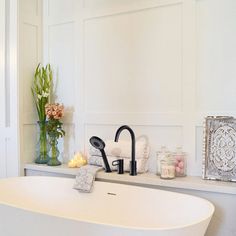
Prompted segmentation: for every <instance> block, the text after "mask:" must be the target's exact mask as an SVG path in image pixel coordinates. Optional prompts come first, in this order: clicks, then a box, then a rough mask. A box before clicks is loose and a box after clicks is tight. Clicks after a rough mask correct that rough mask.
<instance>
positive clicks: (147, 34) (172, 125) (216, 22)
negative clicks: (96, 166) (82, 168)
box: [43, 0, 236, 175]
mask: <svg viewBox="0 0 236 236" xmlns="http://www.w3.org/2000/svg"><path fill="white" fill-rule="evenodd" d="M235 8H236V2H235V1H233V0H227V1H222V0H136V1H133V0H126V1H121V0H119V1H111V0H97V1H92V0H84V1H75V0H69V1H68V0H44V26H43V30H44V47H43V51H44V61H45V62H50V63H52V65H53V67H54V70H55V73H54V74H55V75H56V78H57V79H58V89H57V95H58V101H60V102H63V103H64V104H65V105H66V106H67V107H68V108H69V111H68V113H67V114H68V115H67V120H65V123H66V128H67V129H68V134H69V137H68V136H67V139H66V140H67V141H66V143H64V153H63V155H64V157H65V158H68V157H70V156H71V152H73V151H74V150H76V149H77V150H78V149H82V150H83V149H84V150H85V151H86V150H87V146H88V139H89V137H90V136H92V135H98V136H100V137H102V138H103V139H113V138H114V134H115V131H116V129H117V128H118V127H119V126H120V125H122V124H128V125H130V126H131V127H132V128H133V129H134V131H135V133H136V135H137V136H139V135H142V134H145V135H147V136H148V138H149V141H150V144H151V148H152V152H151V163H150V170H151V171H155V152H156V151H157V150H158V149H159V148H160V146H161V145H166V146H168V147H169V148H171V149H172V150H173V149H174V148H175V146H177V145H183V147H184V149H185V151H186V152H188V154H189V156H188V174H190V175H201V163H202V154H201V153H202V123H203V120H204V119H203V118H204V117H205V116H206V115H211V114H213V115H220V114H224V115H225V114H226V115H227V114H228V115H235V107H236V106H235V105H236V101H235V99H234V88H235V87H236V80H235V79H234V78H235V73H236V72H235V69H234V68H235V59H236V56H235V55H236V53H235V50H236V49H235V37H236V27H235V20H234V18H235V17H234V16H235ZM68 94H69V96H68ZM73 130H74V131H75V133H73ZM126 138H128V137H126ZM68 139H69V140H68Z"/></svg>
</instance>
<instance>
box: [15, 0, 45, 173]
mask: <svg viewBox="0 0 236 236" xmlns="http://www.w3.org/2000/svg"><path fill="white" fill-rule="evenodd" d="M39 62H42V1H41V0H20V1H19V91H20V96H19V97H20V111H21V112H20V129H21V173H23V167H24V163H27V162H32V161H34V159H35V156H36V151H35V150H36V149H35V146H36V139H37V138H36V136H37V135H36V125H35V124H36V121H37V112H36V109H35V105H34V102H33V98H32V94H31V89H30V88H31V86H32V82H33V78H34V71H35V68H36V67H37V65H38V63H39Z"/></svg>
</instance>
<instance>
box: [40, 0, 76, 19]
mask: <svg viewBox="0 0 236 236" xmlns="http://www.w3.org/2000/svg"><path fill="white" fill-rule="evenodd" d="M45 4H48V16H49V17H50V18H51V19H52V20H54V21H55V20H57V21H59V20H65V19H70V18H72V17H73V16H74V12H75V1H73V0H69V1H68V0H48V1H47V3H45Z"/></svg>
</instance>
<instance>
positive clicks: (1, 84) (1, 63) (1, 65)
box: [0, 0, 6, 127]
mask: <svg viewBox="0 0 236 236" xmlns="http://www.w3.org/2000/svg"><path fill="white" fill-rule="evenodd" d="M5 13H6V8H5V0H0V52H1V53H0V109H1V110H2V111H3V115H1V116H0V127H3V126H4V125H5V116H6V114H5V111H6V110H5V107H6V104H5V101H6V97H5V95H6V94H5V79H6V78H5V73H6V71H5V65H6V61H5V59H6V54H5V51H6V50H5V46H6V42H5V40H6V38H5V37H6V21H5V20H6V18H5V15H6V14H5Z"/></svg>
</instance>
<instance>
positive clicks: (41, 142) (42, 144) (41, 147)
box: [35, 121, 49, 164]
mask: <svg viewBox="0 0 236 236" xmlns="http://www.w3.org/2000/svg"><path fill="white" fill-rule="evenodd" d="M37 124H38V135H39V138H38V143H37V147H36V160H35V163H37V164H47V162H48V160H49V156H48V147H49V146H48V140H47V127H46V126H47V122H46V121H38V122H37Z"/></svg>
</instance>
